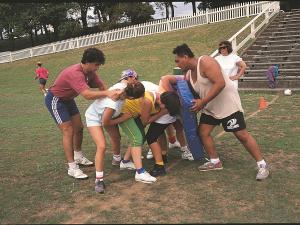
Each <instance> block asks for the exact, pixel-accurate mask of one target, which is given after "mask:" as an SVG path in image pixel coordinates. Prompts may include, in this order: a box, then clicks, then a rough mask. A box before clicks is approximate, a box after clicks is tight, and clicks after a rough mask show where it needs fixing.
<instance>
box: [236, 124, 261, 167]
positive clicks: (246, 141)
mask: <svg viewBox="0 0 300 225" xmlns="http://www.w3.org/2000/svg"><path fill="white" fill-rule="evenodd" d="M234 135H235V136H236V137H237V139H238V140H239V141H240V142H241V143H242V144H243V145H244V147H245V148H246V150H247V151H248V152H249V153H250V154H251V155H252V157H253V158H254V159H255V160H256V161H260V160H262V159H263V157H262V154H261V151H260V149H259V147H258V144H257V143H256V141H255V139H254V138H253V137H252V135H251V134H250V133H249V132H248V131H247V129H243V130H240V131H236V132H234Z"/></svg>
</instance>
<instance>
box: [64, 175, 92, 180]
mask: <svg viewBox="0 0 300 225" xmlns="http://www.w3.org/2000/svg"><path fill="white" fill-rule="evenodd" d="M68 175H69V176H70V177H73V178H74V179H77V180H86V179H88V178H89V177H88V176H87V177H82V178H81V177H74V176H72V175H70V174H68Z"/></svg>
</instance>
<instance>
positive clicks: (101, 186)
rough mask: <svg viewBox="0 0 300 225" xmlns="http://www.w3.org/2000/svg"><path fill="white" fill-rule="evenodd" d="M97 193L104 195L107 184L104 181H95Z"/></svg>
mask: <svg viewBox="0 0 300 225" xmlns="http://www.w3.org/2000/svg"><path fill="white" fill-rule="evenodd" d="M95 191H96V192H98V193H100V194H103V193H104V191H105V184H104V181H103V180H96V181H95Z"/></svg>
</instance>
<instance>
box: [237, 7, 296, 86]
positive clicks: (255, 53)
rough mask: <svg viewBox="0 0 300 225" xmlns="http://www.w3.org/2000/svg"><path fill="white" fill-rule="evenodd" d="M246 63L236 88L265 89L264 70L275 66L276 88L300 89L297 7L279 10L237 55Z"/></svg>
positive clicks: (265, 78)
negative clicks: (286, 10)
mask: <svg viewBox="0 0 300 225" xmlns="http://www.w3.org/2000/svg"><path fill="white" fill-rule="evenodd" d="M241 57H242V58H243V60H244V61H245V62H246V64H247V68H246V71H245V74H244V76H243V77H242V78H241V79H240V81H239V89H266V88H268V85H267V83H268V81H267V77H266V71H267V70H268V68H269V66H271V65H275V64H278V65H279V77H278V85H277V87H276V88H277V89H284V88H290V89H300V9H293V10H292V11H290V12H280V13H278V15H277V16H276V18H275V19H274V20H273V21H271V22H270V24H269V25H268V26H267V27H266V28H265V29H264V30H263V31H262V32H261V33H260V35H259V36H258V37H257V38H256V40H255V41H254V42H253V44H252V45H251V46H250V47H249V48H248V49H246V50H245V51H244V53H243V54H242V55H241Z"/></svg>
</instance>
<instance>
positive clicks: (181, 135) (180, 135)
mask: <svg viewBox="0 0 300 225" xmlns="http://www.w3.org/2000/svg"><path fill="white" fill-rule="evenodd" d="M173 126H174V127H175V130H176V137H177V140H178V142H179V143H180V146H181V147H184V146H186V145H187V143H186V139H185V134H184V130H183V125H182V122H181V121H180V120H179V119H178V120H176V121H175V122H174V123H173Z"/></svg>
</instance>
